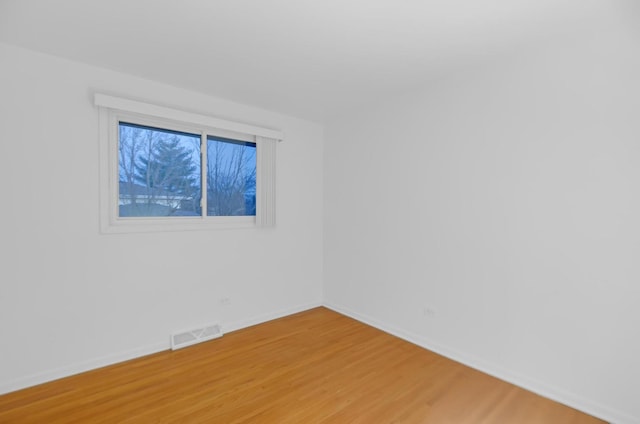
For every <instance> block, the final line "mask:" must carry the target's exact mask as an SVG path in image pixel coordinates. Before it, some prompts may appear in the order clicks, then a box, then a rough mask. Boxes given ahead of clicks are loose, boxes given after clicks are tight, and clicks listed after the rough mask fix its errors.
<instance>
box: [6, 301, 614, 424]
mask: <svg viewBox="0 0 640 424" xmlns="http://www.w3.org/2000/svg"><path fill="white" fill-rule="evenodd" d="M602 422H603V421H600V420H597V419H595V418H593V417H590V416H588V415H585V414H583V413H580V412H578V411H576V410H574V409H571V408H568V407H566V406H563V405H560V404H558V403H555V402H552V401H550V400H547V399H544V398H542V397H540V396H537V395H535V394H533V393H530V392H527V391H525V390H523V389H520V388H518V387H515V386H513V385H511V384H508V383H505V382H503V381H500V380H498V379H495V378H493V377H490V376H487V375H485V374H482V373H480V372H478V371H475V370H473V369H470V368H468V367H465V366H463V365H460V364H458V363H456V362H453V361H451V360H448V359H446V358H443V357H442V356H439V355H436V354H434V353H432V352H429V351H427V350H424V349H422V348H419V347H417V346H415V345H412V344H410V343H408V342H405V341H402V340H400V339H398V338H396V337H393V336H390V335H388V334H386V333H384V332H382V331H379V330H376V329H374V328H371V327H369V326H367V325H364V324H361V323H359V322H357V321H354V320H352V319H350V318H347V317H345V316H342V315H340V314H337V313H335V312H333V311H330V310H328V309H325V308H317V309H312V310H310V311H306V312H302V313H299V314H296V315H292V316H289V317H285V318H282V319H278V320H275V321H271V322H268V323H265V324H262V325H258V326H255V327H251V328H247V329H244V330H240V331H236V332H234V333H230V334H227V335H225V336H224V337H222V338H220V339H217V340H213V341H210V342H206V343H203V344H200V345H196V346H192V347H189V348H185V349H183V350H179V351H175V352H171V351H166V352H161V353H158V354H155V355H150V356H147V357H144V358H140V359H136V360H132V361H128V362H124V363H121V364H117V365H113V366H110V367H106V368H102V369H99V370H95V371H91V372H87V373H84V374H80V375H77V376H73V377H68V378H65V379H62V380H58V381H54V382H51V383H47V384H43V385H40V386H36V387H33V388H29V389H25V390H22V391H18V392H14V393H10V394H7V395H4V396H0V423H3V424H9V423H38V424H55V423H92V424H93V423H96V424H97V423H118V424H119V423H125V424H126V423H221V424H233V423H278V424H293V423H295V424H315V423H362V424H376V423H429V424H441V423H442V424H444V423H447V424H448V423H451V424H464V423H485V424H492V423H496V424H505V423H513V424H532V423H540V424H553V423H563V424H565V423H576V424H577V423H602Z"/></svg>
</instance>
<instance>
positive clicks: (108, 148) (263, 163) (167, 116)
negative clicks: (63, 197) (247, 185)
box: [94, 93, 283, 234]
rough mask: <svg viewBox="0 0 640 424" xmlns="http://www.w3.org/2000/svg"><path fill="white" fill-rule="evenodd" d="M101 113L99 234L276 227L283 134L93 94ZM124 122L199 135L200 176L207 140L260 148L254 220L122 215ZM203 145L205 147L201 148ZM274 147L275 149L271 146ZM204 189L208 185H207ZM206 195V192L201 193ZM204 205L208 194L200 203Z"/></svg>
mask: <svg viewBox="0 0 640 424" xmlns="http://www.w3.org/2000/svg"><path fill="white" fill-rule="evenodd" d="M94 102H95V105H96V106H98V108H99V114H100V230H101V232H102V233H105V234H108V233H134V232H163V231H193V230H215V229H231V228H256V227H272V226H274V225H275V207H274V205H275V187H274V186H275V147H274V146H275V143H276V142H277V141H281V140H282V139H283V135H282V133H281V132H280V131H277V130H271V129H266V128H260V127H254V126H252V125H247V124H243V123H238V122H233V121H225V120H221V119H218V118H214V117H210V116H206V115H200V114H194V113H190V112H185V111H182V110H178V109H171V108H166V107H162V106H156V105H152V104H148V103H143V102H137V101H133V100H128V99H123V98H118V97H113V96H108V95H104V94H99V93H96V94H95V98H94ZM120 122H126V123H130V124H137V125H143V126H149V127H155V128H159V129H167V130H172V131H180V132H185V133H191V134H194V135H200V141H201V151H200V166H201V168H200V175H201V178H204V176H205V173H206V158H204V159H203V155H204V154H206V144H207V137H208V136H213V137H221V138H228V139H233V140H239V141H247V142H251V143H255V144H256V215H255V216H253V215H251V216H207V215H206V204H205V205H201V206H203V207H202V210H203V215H201V216H180V217H170V218H167V217H120V216H119V209H118V207H119V198H118V195H119V193H118V190H119V187H118V186H119V151H118V143H119V124H120ZM203 143H204V146H205V148H204V149H202V144H203ZM270 144H271V147H269V145H270ZM201 184H203V185H204V184H205V182H204V181H202V182H201ZM203 192H204V190H203ZM203 201H204V202H206V195H205V196H202V197H201V202H203Z"/></svg>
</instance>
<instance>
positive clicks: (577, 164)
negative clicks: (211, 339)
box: [324, 20, 640, 423]
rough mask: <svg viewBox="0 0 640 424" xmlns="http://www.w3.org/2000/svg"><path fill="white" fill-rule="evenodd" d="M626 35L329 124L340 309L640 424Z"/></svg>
mask: <svg viewBox="0 0 640 424" xmlns="http://www.w3.org/2000/svg"><path fill="white" fill-rule="evenodd" d="M625 24H626V23H625V22H624V21H622V20H621V21H613V20H612V21H611V22H608V21H607V22H605V21H603V22H601V25H599V26H597V27H592V28H590V29H589V33H586V32H585V33H581V34H572V35H570V36H566V37H562V39H560V38H558V39H556V40H552V41H550V42H548V43H545V44H544V45H543V44H539V45H535V46H533V45H531V46H528V47H527V48H526V49H523V50H521V51H519V52H516V53H513V54H511V55H508V56H504V57H502V58H500V59H496V58H494V59H493V61H492V62H491V63H485V64H483V65H477V66H475V67H474V68H469V69H466V70H464V71H461V72H458V73H455V74H452V75H450V76H448V77H446V78H443V79H441V80H439V81H434V82H433V83H432V84H430V85H428V86H426V87H423V88H421V89H419V90H416V91H414V92H412V93H405V94H403V95H398V96H397V97H396V98H394V99H381V101H380V102H379V104H377V105H373V106H370V107H368V108H367V109H365V110H362V111H360V113H358V114H357V116H345V117H344V119H339V120H336V121H334V122H332V123H330V124H329V125H328V126H327V129H326V143H325V163H324V169H325V175H324V179H325V268H324V270H325V302H326V303H327V304H329V305H330V306H332V307H334V308H335V309H337V310H340V311H342V312H345V313H347V314H350V315H352V316H354V317H357V318H360V319H362V320H364V321H366V322H369V323H372V324H374V325H377V326H378V327H381V328H384V329H386V330H389V331H391V332H394V333H396V334H398V335H401V336H403V337H405V338H408V339H410V340H413V341H415V342H417V343H419V344H422V345H423V346H427V347H429V348H432V349H434V350H436V351H439V352H442V353H445V354H446V355H448V356H451V357H453V358H456V359H458V360H461V361H463V362H466V363H468V364H471V365H472V366H475V367H478V368H480V369H483V370H485V371H489V372H490V373H493V374H495V375H498V376H500V377H502V378H506V379H508V380H511V381H513V382H516V383H517V384H520V385H523V386H525V387H529V388H531V389H533V390H535V391H537V392H539V393H542V394H545V395H547V396H551V397H553V398H555V399H558V400H560V401H562V402H566V403H569V404H571V405H573V406H576V407H578V408H580V409H583V410H586V411H588V412H591V413H592V414H596V415H599V416H601V417H604V418H606V419H610V420H611V421H614V422H620V423H623V422H624V423H638V422H640V402H639V401H638V399H639V396H640V364H639V362H638V358H640V338H639V337H638V336H639V334H640V333H639V330H638V325H639V323H640V284H639V282H640V260H639V258H640V219H639V217H640V166H639V165H640V118H639V115H638V114H639V112H640V79H639V78H638V76H639V75H640V60H639V54H640V43H639V42H638V40H639V39H640V38H639V37H638V34H637V33H633V32H632V31H630V30H628V28H627V27H625ZM425 309H428V310H429V311H425ZM425 312H426V313H425Z"/></svg>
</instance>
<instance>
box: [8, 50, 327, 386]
mask: <svg viewBox="0 0 640 424" xmlns="http://www.w3.org/2000/svg"><path fill="white" fill-rule="evenodd" d="M0 63H1V66H0V76H1V78H0V181H1V182H2V188H1V190H2V207H1V208H0V225H1V226H2V229H1V231H0V234H1V235H0V246H1V247H2V249H1V250H2V256H1V257H0V262H1V266H0V335H1V336H0V393H1V392H6V391H10V390H14V389H17V388H19V387H24V386H26V385H31V384H35V383H39V382H42V381H45V380H49V379H51V378H56V377H59V376H63V375H67V374H69V373H73V372H78V371H81V370H84V369H88V368H92V367H95V366H99V365H103V364H106V363H110V362H114V361H118V360H122V359H125V358H129V357H132V356H136V355H140V354H144V353H148V352H152V351H156V350H161V349H167V348H168V347H169V333H170V332H171V331H176V330H182V329H185V328H191V327H192V326H194V325H199V324H202V323H208V322H215V321H221V322H222V323H223V325H224V326H225V328H226V329H227V330H229V329H234V328H238V327H241V326H244V325H247V324H250V323H255V322H260V321H263V320H266V319H268V318H272V317H276V316H278V315H282V314H287V313H290V312H292V311H297V310H300V309H306V308H308V307H311V306H314V305H319V304H320V303H321V301H322V260H323V259H322V155H323V129H322V127H321V126H319V125H317V124H313V123H310V122H306V121H302V120H299V119H294V118H290V117H286V116H282V115H279V114H275V113H271V112H267V111H264V110H259V109H256V108H251V107H248V106H242V105H239V104H234V103H231V102H227V101H224V100H220V99H215V98H211V97H206V96H203V95H199V94H196V93H193V92H188V91H185V90H181V89H177V88H173V87H169V86H165V85H161V84H157V83H154V82H151V81H147V80H143V79H139V78H134V77H131V76H127V75H123V74H118V73H115V72H111V71H107V70H102V69H98V68H93V67H89V66H85V65H80V64H77V63H73V62H69V61H65V60H61V59H57V58H54V57H51V56H45V55H41V54H37V53H32V52H29V51H27V50H22V49H18V48H14V47H10V46H8V45H3V44H0ZM189 66H191V65H189ZM93 91H101V92H106V93H110V94H116V95H121V96H124V97H131V98H135V99H140V100H144V101H149V102H153V103H161V104H165V105H168V106H173V107H177V108H185V109H186V110H190V111H195V112H199V113H204V114H209V115H212V116H216V117H221V118H225V119H229V120H236V121H241V122H248V123H251V124H255V125H260V126H267V127H273V128H276V129H280V130H282V131H284V132H285V136H286V141H285V142H283V143H280V144H279V146H278V149H279V150H278V168H277V174H278V175H277V178H278V187H277V202H278V203H277V207H278V210H277V221H278V222H277V227H276V228H275V229H267V230H249V229H248V230H220V231H202V232H196V231H193V232H174V233H152V234H125V235H117V234H113V235H101V234H99V223H98V210H99V209H98V111H97V109H96V108H94V106H93V105H92V93H93ZM223 297H228V298H230V299H231V304H230V305H229V306H222V305H221V304H220V302H219V301H220V299H221V298H223Z"/></svg>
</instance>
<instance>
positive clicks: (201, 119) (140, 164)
mask: <svg viewBox="0 0 640 424" xmlns="http://www.w3.org/2000/svg"><path fill="white" fill-rule="evenodd" d="M95 103H96V105H98V106H99V107H100V125H101V149H100V150H101V228H102V230H103V232H133V231H135V232H139V231H171V230H193V229H206V228H229V227H252V226H259V227H267V226H273V225H274V224H275V144H276V140H280V139H282V136H281V134H280V133H278V132H277V131H274V130H269V129H264V128H257V127H253V126H248V125H245V124H240V123H234V122H229V121H223V120H219V119H216V118H212V117H207V116H204V115H198V114H191V113H187V112H183V111H178V110H174V109H168V108H164V107H159V106H154V105H149V104H146V103H140V102H135V101H131V100H126V99H120V98H116V97H111V96H106V95H101V94H96V97H95ZM238 130H241V131H238ZM263 134H264V135H263Z"/></svg>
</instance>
